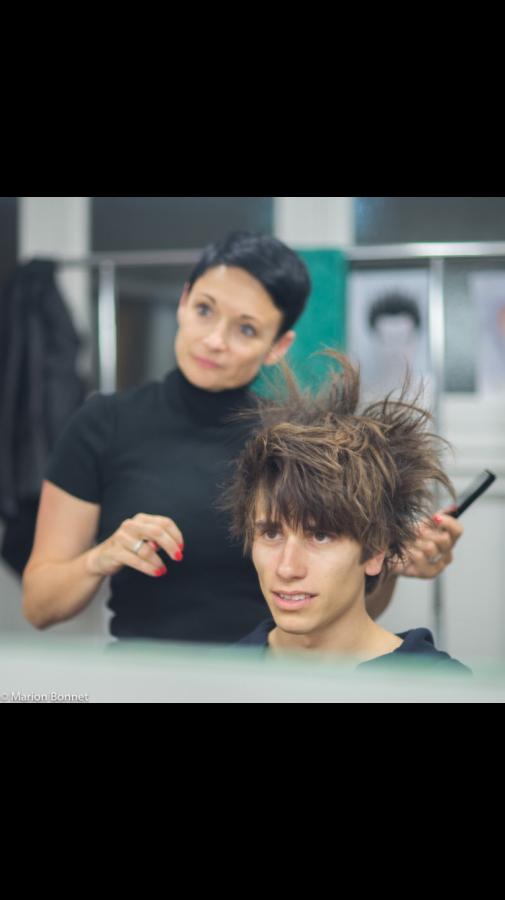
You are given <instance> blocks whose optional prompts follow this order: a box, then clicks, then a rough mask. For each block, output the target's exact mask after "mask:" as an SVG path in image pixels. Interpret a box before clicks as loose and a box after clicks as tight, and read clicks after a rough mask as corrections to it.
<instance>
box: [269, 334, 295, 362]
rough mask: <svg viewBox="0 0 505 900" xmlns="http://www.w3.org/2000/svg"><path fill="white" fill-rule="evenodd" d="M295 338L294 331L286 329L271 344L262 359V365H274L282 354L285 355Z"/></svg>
mask: <svg viewBox="0 0 505 900" xmlns="http://www.w3.org/2000/svg"><path fill="white" fill-rule="evenodd" d="M295 338H296V333H295V332H294V331H286V333H285V334H283V335H282V337H280V338H279V340H278V341H277V342H276V343H275V344H274V345H273V347H272V349H271V350H270V352H269V353H268V354H267V355H266V357H265V359H264V360H263V365H264V366H275V364H276V363H278V362H279V360H280V359H282V357H283V356H285V355H286V353H287V352H288V350H289V348H290V347H292V346H293V344H294V342H295Z"/></svg>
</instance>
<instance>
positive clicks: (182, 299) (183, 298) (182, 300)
mask: <svg viewBox="0 0 505 900" xmlns="http://www.w3.org/2000/svg"><path fill="white" fill-rule="evenodd" d="M189 290H190V288H189V284H188V282H186V284H185V285H184V288H183V291H182V294H181V296H180V300H179V304H178V306H177V313H176V317H177V324H178V325H180V324H181V320H180V318H179V313H180V311H181V308H184V307H185V306H186V305H187V302H188V297H189Z"/></svg>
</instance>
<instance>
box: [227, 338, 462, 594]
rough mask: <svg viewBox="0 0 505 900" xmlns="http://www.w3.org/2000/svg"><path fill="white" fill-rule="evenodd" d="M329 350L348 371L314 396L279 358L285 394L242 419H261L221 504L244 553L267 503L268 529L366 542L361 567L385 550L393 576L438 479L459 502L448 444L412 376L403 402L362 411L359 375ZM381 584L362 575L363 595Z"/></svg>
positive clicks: (428, 510) (259, 402)
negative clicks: (448, 468)
mask: <svg viewBox="0 0 505 900" xmlns="http://www.w3.org/2000/svg"><path fill="white" fill-rule="evenodd" d="M322 353H323V354H325V355H328V356H331V357H333V358H334V359H335V360H337V361H338V362H339V363H340V365H341V366H342V369H343V373H342V374H339V373H337V372H335V371H334V372H333V373H332V375H331V378H329V379H328V382H327V383H326V384H324V385H323V387H322V388H321V390H320V391H319V393H318V394H317V395H316V396H313V395H312V394H311V393H310V391H308V390H304V391H302V390H301V389H300V388H299V386H298V384H297V382H296V379H295V376H294V374H293V372H292V370H291V368H290V367H289V366H288V364H287V363H286V361H285V360H281V362H280V363H279V364H278V367H277V369H278V371H279V370H280V371H282V372H283V375H284V386H282V385H281V388H282V391H283V396H282V397H281V391H280V390H278V392H277V397H276V398H274V399H273V400H272V399H268V398H263V397H257V398H256V408H255V409H254V411H250V412H242V413H239V414H237V416H235V418H241V419H247V418H249V417H251V416H253V415H255V416H257V417H258V418H257V419H256V424H255V427H254V429H253V431H252V437H250V439H249V440H248V442H247V444H246V445H245V447H244V449H243V451H242V453H241V454H240V456H239V457H238V460H237V462H236V464H235V469H234V471H233V474H232V476H231V478H230V481H229V483H228V485H227V486H226V487H225V489H224V491H223V494H222V496H221V498H220V501H219V504H218V505H219V507H220V508H221V509H222V510H224V511H226V512H227V513H228V514H231V529H230V530H231V535H232V537H234V538H238V539H239V540H241V541H242V544H243V550H244V555H246V554H248V553H250V551H251V549H252V542H253V539H254V531H255V515H256V504H257V501H258V500H259V499H260V498H261V499H263V500H264V502H265V516H266V520H267V522H272V523H273V524H278V523H279V522H285V523H287V524H289V525H290V526H291V527H293V528H295V529H298V528H300V527H301V528H303V529H304V530H306V531H313V530H314V529H317V530H318V531H322V532H326V533H330V534H337V535H344V536H346V537H350V538H352V539H354V540H355V541H357V542H358V543H359V544H360V545H361V548H362V557H361V562H362V563H363V562H366V560H367V559H370V557H372V556H374V555H375V554H376V553H380V552H382V551H384V550H385V551H386V556H385V560H384V566H383V573H382V575H383V576H386V575H387V572H388V570H389V569H390V567H391V564H392V562H393V561H394V560H396V559H399V560H404V559H405V558H406V548H407V546H408V544H410V543H411V542H412V541H414V540H415V538H416V533H417V526H418V524H419V522H420V521H421V520H423V519H428V518H429V517H430V516H431V515H432V511H433V510H432V504H433V503H434V496H433V485H434V484H435V482H439V483H440V484H442V485H443V486H444V487H445V488H447V490H448V491H449V493H450V494H451V496H452V497H454V496H455V494H454V489H453V486H452V484H451V482H450V480H449V478H448V476H447V474H446V472H445V471H444V468H443V466H442V464H441V458H440V457H441V451H442V449H443V447H444V446H449V445H448V443H447V441H445V440H444V439H443V438H440V437H439V436H437V435H436V434H432V433H431V432H430V431H429V430H428V427H427V426H428V424H429V422H430V420H431V415H430V413H429V412H428V411H427V410H426V409H424V408H422V407H421V406H418V405H417V401H418V397H419V395H418V396H416V397H415V398H414V400H413V401H409V400H408V399H407V395H408V393H409V392H410V383H411V381H410V376H409V374H408V372H407V377H406V379H405V382H404V384H403V387H402V390H401V393H400V397H399V399H398V400H393V399H391V394H388V395H387V396H386V397H385V398H384V399H383V400H380V401H376V402H374V403H372V404H369V405H368V406H366V407H365V408H364V409H363V410H362V411H361V412H358V404H359V395H360V376H359V369H357V368H355V367H354V366H353V365H352V364H351V363H350V361H349V360H348V359H347V357H345V356H344V355H343V354H341V353H339V352H337V351H335V350H331V349H328V350H324V351H322ZM286 388H287V397H286V396H285V394H286ZM380 577H381V576H379V575H375V576H373V575H372V576H369V575H366V576H365V591H366V593H370V592H371V591H372V590H374V589H375V587H376V586H377V583H378V580H379V578H380Z"/></svg>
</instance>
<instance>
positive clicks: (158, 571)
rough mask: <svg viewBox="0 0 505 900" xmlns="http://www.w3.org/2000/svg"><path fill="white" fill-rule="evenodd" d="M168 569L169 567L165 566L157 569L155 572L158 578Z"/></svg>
mask: <svg viewBox="0 0 505 900" xmlns="http://www.w3.org/2000/svg"><path fill="white" fill-rule="evenodd" d="M166 571H167V567H166V566H163V568H162V569H156V572H155V573H154V574H155V575H156V578H159V577H160V575H164V574H165V572H166Z"/></svg>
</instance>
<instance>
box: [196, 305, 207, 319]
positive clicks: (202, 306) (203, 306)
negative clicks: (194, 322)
mask: <svg viewBox="0 0 505 900" xmlns="http://www.w3.org/2000/svg"><path fill="white" fill-rule="evenodd" d="M196 308H197V310H198V315H199V316H201V315H203V313H202V312H201V310H202V309H203V310H205V311H206V310H210V306H208V305H207V303H197V305H196Z"/></svg>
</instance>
